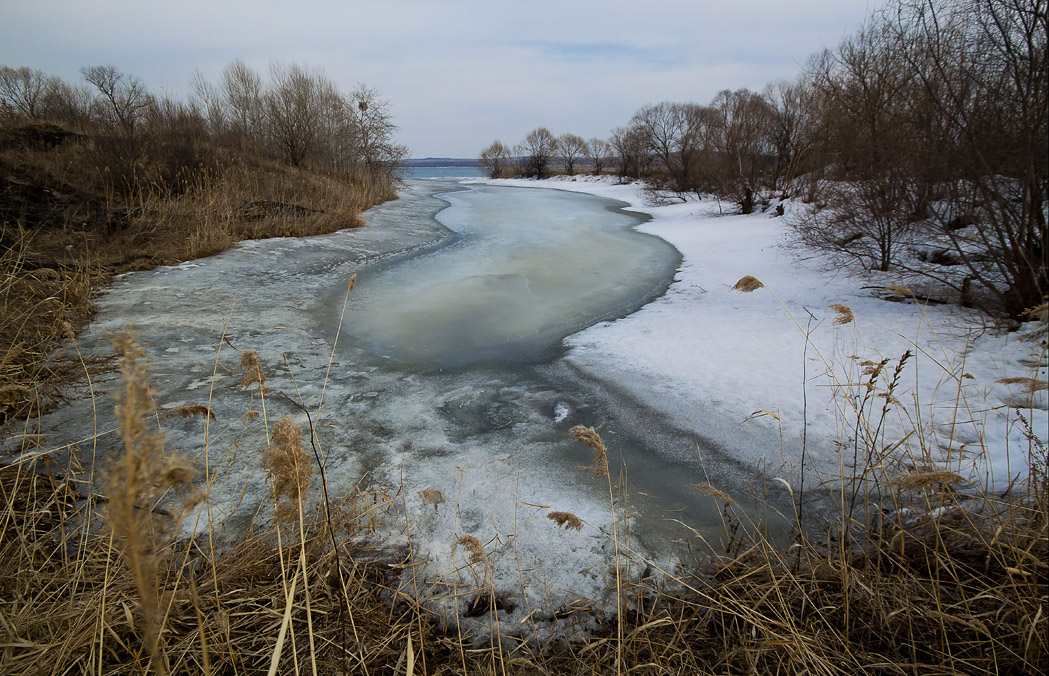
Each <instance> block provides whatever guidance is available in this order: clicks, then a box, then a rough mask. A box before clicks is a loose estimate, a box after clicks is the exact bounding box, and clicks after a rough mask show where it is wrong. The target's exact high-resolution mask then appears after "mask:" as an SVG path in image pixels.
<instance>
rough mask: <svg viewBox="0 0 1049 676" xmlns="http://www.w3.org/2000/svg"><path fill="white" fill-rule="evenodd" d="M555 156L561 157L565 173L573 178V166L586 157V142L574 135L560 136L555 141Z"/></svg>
mask: <svg viewBox="0 0 1049 676" xmlns="http://www.w3.org/2000/svg"><path fill="white" fill-rule="evenodd" d="M557 154H558V155H560V156H561V162H562V163H563V164H564V167H565V173H566V174H568V175H569V176H575V165H576V162H578V161H579V160H580V159H581V158H582V157H583V156H585V155H586V141H585V140H583V138H582V137H581V136H576V135H575V134H562V135H561V136H559V137H558V139H557Z"/></svg>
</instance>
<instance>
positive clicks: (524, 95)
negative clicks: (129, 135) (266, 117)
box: [0, 0, 869, 156]
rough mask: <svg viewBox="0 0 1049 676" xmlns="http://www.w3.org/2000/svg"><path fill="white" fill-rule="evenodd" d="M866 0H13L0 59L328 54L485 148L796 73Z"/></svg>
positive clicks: (210, 62)
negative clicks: (537, 130) (538, 129)
mask: <svg viewBox="0 0 1049 676" xmlns="http://www.w3.org/2000/svg"><path fill="white" fill-rule="evenodd" d="M868 11H869V7H868V5H867V2H866V0H847V1H844V0H802V1H800V2H793V3H784V2H782V1H781V0H774V1H773V0H768V1H762V0H736V1H735V2H733V3H718V4H716V5H715V4H714V3H707V2H696V1H695V0H654V1H652V2H647V3H639V2H635V1H631V2H626V1H621V0H604V1H602V2H598V1H596V0H578V1H575V2H566V1H564V0H557V1H554V0H532V1H530V2H527V3H523V2H512V3H498V2H491V1H490V0H446V1H443V2H439V3H438V2H432V1H431V0H387V1H385V2H341V1H336V0H326V1H304V2H299V3H294V4H292V3H288V2H277V1H276V0H257V1H255V2H246V1H244V2H216V1H214V0H210V1H207V2H205V1H203V0H186V1H185V2H182V3H143V2H138V1H134V2H132V1H129V0H94V1H93V2H83V1H82V0H76V1H71V0H35V1H34V2H20V3H15V2H7V3H5V7H4V10H3V13H4V21H3V22H0V63H5V64H7V65H28V66H31V67H34V68H40V69H42V70H44V71H47V72H50V73H53V74H56V75H59V76H61V77H63V78H66V79H67V80H73V81H75V80H77V79H78V78H79V75H78V69H79V68H80V67H82V66H86V65H93V64H100V63H112V64H114V65H116V66H118V67H119V68H121V69H123V70H126V71H128V72H131V73H134V74H135V75H137V76H139V77H140V78H142V79H143V80H144V81H145V82H146V83H147V84H148V85H149V86H150V88H151V89H153V90H154V91H156V92H166V93H168V94H170V95H173V96H182V95H184V94H185V92H186V91H187V90H188V82H189V78H190V76H191V75H192V73H193V70H194V69H196V68H199V69H200V70H201V71H202V72H203V73H204V74H205V75H207V76H209V77H211V78H216V77H217V76H218V74H219V73H220V72H221V69H222V67H223V65H224V64H226V63H228V62H229V61H230V60H232V59H234V58H242V59H244V61H245V62H246V63H247V64H248V65H250V66H252V67H253V68H255V69H257V70H259V71H260V72H261V73H263V74H265V72H266V70H267V69H268V66H269V64H270V63H271V62H272V61H281V62H290V61H297V62H299V63H302V64H306V65H310V66H319V67H321V68H323V69H324V71H325V72H326V73H327V75H328V76H329V77H331V78H332V79H333V80H334V81H335V82H336V83H337V84H338V85H339V86H340V87H342V88H343V89H346V90H349V89H352V88H353V87H354V86H355V85H356V84H357V83H359V82H362V83H366V84H368V85H369V86H371V87H374V88H376V89H377V90H378V91H379V93H380V95H381V96H383V97H384V98H387V99H388V100H390V102H391V104H392V105H393V112H394V115H395V117H396V120H397V122H398V124H399V125H400V127H401V132H400V136H401V141H402V142H403V143H405V144H406V145H408V146H409V147H410V148H411V149H412V151H413V153H414V154H420V155H457V156H461V155H466V156H472V155H474V154H476V153H477V152H478V151H479V150H480V149H481V148H482V147H484V146H485V145H487V144H488V143H489V142H490V141H491V140H492V139H494V138H497V137H499V138H502V139H503V140H504V141H506V142H508V143H515V142H517V141H518V140H520V138H521V137H523V135H524V133H527V131H528V130H529V129H531V128H533V127H535V126H538V125H544V126H547V127H549V128H550V129H551V130H552V131H555V133H563V132H566V131H572V132H573V133H578V134H580V135H583V136H607V135H608V133H609V131H610V130H611V128H612V127H613V126H616V125H621V124H624V123H626V122H627V121H628V120H629V117H630V115H632V114H633V112H634V111H635V110H636V109H637V108H638V107H640V106H642V105H644V104H647V103H652V102H656V101H660V100H691V101H698V102H706V101H709V100H710V98H711V97H712V96H713V95H714V94H715V93H716V92H717V91H719V90H721V89H725V88H731V89H736V88H739V87H748V88H751V89H760V88H761V87H762V86H763V85H764V84H765V83H766V82H768V81H770V80H775V79H779V78H783V77H789V76H792V75H794V74H796V73H797V72H798V71H799V70H800V67H801V64H802V63H803V62H804V60H805V59H806V58H807V57H808V55H809V54H811V53H813V52H815V51H816V50H818V49H821V48H822V47H825V46H833V45H835V44H837V42H838V41H839V40H840V38H841V37H843V36H844V34H845V32H846V31H847V30H851V29H854V28H855V27H856V26H858V25H859V23H860V22H861V21H862V20H863V19H864V17H865V16H866V15H867V13H868Z"/></svg>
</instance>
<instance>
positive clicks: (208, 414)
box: [164, 404, 215, 420]
mask: <svg viewBox="0 0 1049 676" xmlns="http://www.w3.org/2000/svg"><path fill="white" fill-rule="evenodd" d="M164 415H165V416H167V417H168V418H174V417H175V416H176V415H177V416H178V417H180V418H192V417H194V416H201V417H202V418H211V419H212V420H215V413H214V412H213V411H212V410H211V409H210V408H208V407H207V406H205V405H204V404H188V405H186V406H176V407H175V408H173V409H171V410H170V411H168V412H167V413H165V414H164Z"/></svg>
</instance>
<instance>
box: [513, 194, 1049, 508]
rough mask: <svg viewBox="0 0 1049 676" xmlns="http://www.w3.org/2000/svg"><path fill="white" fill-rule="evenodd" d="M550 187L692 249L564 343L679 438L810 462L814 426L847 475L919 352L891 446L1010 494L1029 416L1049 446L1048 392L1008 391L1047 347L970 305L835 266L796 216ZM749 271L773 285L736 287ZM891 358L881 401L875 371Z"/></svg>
mask: <svg viewBox="0 0 1049 676" xmlns="http://www.w3.org/2000/svg"><path fill="white" fill-rule="evenodd" d="M498 183H500V184H508V185H530V186H535V185H536V184H537V182H536V181H532V180H503V181H498ZM540 184H541V185H543V186H544V187H555V188H559V189H563V190H572V191H579V192H586V193H591V194H595V195H601V196H604V197H611V198H614V199H618V200H622V201H624V202H627V203H629V204H630V205H631V206H630V208H631V209H633V210H636V211H640V212H644V213H648V214H650V215H651V216H652V220H651V221H649V222H647V223H645V224H644V225H642V226H640V228H639V229H641V230H642V231H644V232H648V233H651V234H654V235H656V236H658V237H661V238H663V239H665V240H666V241H667V242H669V243H670V244H672V245H673V246H674V247H676V248H677V249H678V250H679V251H680V252H681V254H682V255H683V257H684V260H683V263H682V265H681V268H680V270H679V271H678V274H677V276H676V278H675V282H674V284H673V285H672V286H671V287H670V289H669V290H668V292H667V293H666V295H665V296H664V297H662V298H660V299H659V300H657V301H656V302H653V303H651V304H649V305H647V306H645V307H644V308H643V309H642V310H640V311H638V312H636V313H634V314H632V315H630V316H628V317H626V318H623V319H620V320H618V321H614V322H608V323H603V324H599V325H597V326H594V327H591V328H589V329H587V330H585V331H582V332H580V333H578V334H575V335H573V336H570V337H569V338H568V339H567V340H566V343H567V345H568V346H569V348H570V350H569V353H568V355H567V357H566V359H567V360H568V361H569V362H570V363H572V364H573V365H574V366H576V367H577V368H579V369H580V370H582V371H583V372H585V373H587V374H589V375H591V376H593V377H595V378H598V379H602V380H606V381H609V382H615V383H617V384H618V386H619V387H621V388H625V389H626V390H628V391H629V392H630V394H632V395H633V396H635V397H636V398H638V399H640V400H642V401H644V402H646V403H647V404H649V405H651V406H652V407H653V408H655V409H657V410H658V411H661V412H662V413H664V414H666V415H667V416H668V417H669V419H670V420H671V421H672V422H673V423H674V424H675V425H677V426H679V427H680V428H681V429H683V430H687V431H691V432H693V433H696V434H699V435H701V436H702V437H704V438H708V439H712V440H714V441H715V442H717V443H718V444H719V445H720V446H721V447H722V448H724V449H728V450H729V451H730V452H733V453H735V454H737V455H738V456H739V457H741V458H743V459H745V460H748V461H749V462H752V463H755V464H756V463H758V462H761V461H762V460H763V459H764V460H765V461H773V462H782V463H783V464H784V465H785V466H786V467H787V469H788V470H790V469H794V468H797V467H798V465H799V464H800V460H801V448H802V443H801V439H802V435H803V433H804V431H805V430H807V435H808V443H807V448H808V453H809V458H808V459H807V462H808V463H810V465H809V466H812V467H815V468H816V469H818V470H819V471H820V472H821V473H823V474H824V475H825V476H837V475H838V474H839V472H842V473H845V474H846V475H850V474H851V472H852V471H853V470H852V464H853V455H852V444H851V442H852V439H853V437H854V433H855V429H856V427H857V423H856V421H857V418H860V419H864V420H867V421H868V423H869V425H870V428H871V429H875V428H877V427H878V424H879V421H880V420H881V418H882V417H883V410H884V409H885V408H886V402H887V399H886V398H885V397H878V396H877V395H878V394H882V393H884V392H885V391H886V390H887V389H888V387H889V383H890V382H891V380H892V377H893V374H894V371H895V370H896V369H897V367H898V365H899V360H900V359H901V358H902V357H903V355H904V354H906V353H907V352H908V351H909V353H910V355H911V356H910V357H908V358H907V359H906V360H905V364H904V365H903V368H902V370H901V371H900V373H899V382H898V383H897V384H896V385H895V386H894V387H893V388H892V397H893V399H892V400H891V401H889V406H888V407H887V408H888V410H887V411H886V412H885V413H884V418H885V422H884V424H882V425H881V429H882V430H883V431H884V432H885V437H884V441H885V442H887V443H894V442H895V441H898V440H899V439H901V438H903V437H905V436H907V433H908V432H911V431H912V430H914V431H915V433H914V434H911V436H910V437H908V438H907V440H906V441H905V442H904V443H903V444H902V445H901V447H900V450H899V451H898V454H899V455H900V457H902V458H903V460H904V461H905V464H906V465H911V464H915V465H918V466H922V465H926V464H928V465H934V466H946V467H949V468H951V469H953V470H955V471H958V472H959V473H962V474H963V475H965V476H967V477H970V478H971V479H972V480H974V481H976V482H979V483H982V484H986V485H988V486H990V487H991V488H1001V487H1004V486H1006V485H1008V484H1009V482H1010V481H1011V480H1012V479H1014V478H1015V477H1016V476H1018V475H1022V474H1025V473H1026V472H1027V469H1028V464H1027V463H1028V452H1029V449H1030V447H1031V442H1030V441H1029V439H1028V437H1027V434H1026V429H1025V428H1026V425H1025V423H1024V422H1023V420H1024V419H1026V420H1027V421H1028V422H1027V424H1029V426H1030V428H1029V429H1031V430H1033V431H1034V433H1035V434H1036V435H1037V436H1038V437H1040V438H1041V439H1042V440H1043V441H1044V440H1045V438H1046V430H1047V429H1049V416H1047V412H1046V409H1047V400H1046V392H1045V391H1044V390H1042V391H1040V392H1036V393H1034V394H1031V393H1030V392H1029V389H1030V385H1031V383H1030V382H1029V381H1022V380H1021V381H1017V382H1004V383H1003V382H1001V381H1002V380H1008V379H1015V378H1031V379H1034V380H1035V381H1040V382H1041V383H1044V382H1045V381H1046V378H1047V370H1046V352H1045V345H1044V340H1042V341H1040V340H1031V339H1030V338H1031V337H1030V336H1029V335H1028V336H1027V338H1026V339H1025V332H1024V331H1020V332H1014V333H1005V332H1001V331H996V330H995V329H994V328H992V325H991V322H990V321H989V320H988V318H987V317H985V316H983V315H981V314H979V313H976V312H974V311H972V310H966V309H962V308H958V307H953V306H928V305H924V304H922V303H919V302H916V301H915V300H914V299H913V298H908V297H907V296H906V294H902V295H900V294H898V295H897V296H895V297H893V298H892V301H895V302H891V301H890V300H886V296H887V294H886V293H885V292H884V287H886V286H888V285H891V284H897V283H899V282H900V280H899V279H898V278H895V277H894V276H893V275H892V273H862V272H858V271H854V270H849V269H841V268H836V267H834V266H833V265H832V264H831V263H830V261H829V260H828V259H826V258H825V257H823V256H821V255H820V254H819V253H818V252H814V251H812V250H807V249H804V248H803V247H801V245H799V244H796V243H795V241H794V240H793V238H792V232H791V230H790V228H789V227H788V224H787V220H788V219H785V218H776V217H774V216H772V215H771V214H770V213H762V214H752V215H747V216H742V215H720V213H719V206H718V204H717V203H716V202H714V201H708V200H703V201H687V202H684V203H673V204H667V205H654V204H652V203H651V199H650V197H649V196H648V195H647V194H646V193H645V192H644V191H643V189H642V187H641V186H640V185H638V184H628V185H621V184H617V183H615V182H613V181H611V180H608V179H602V180H594V179H588V178H582V177H577V178H575V179H566V178H564V177H562V178H560V179H550V180H547V181H542V182H540ZM787 207H788V208H787V213H788V218H789V214H790V205H789V204H788V205H787ZM745 275H752V276H754V277H756V278H758V279H759V280H760V281H761V282H762V283H763V284H764V285H765V287H766V288H763V289H758V290H757V291H755V292H751V293H741V292H739V291H735V290H733V288H732V287H733V285H734V284H735V283H736V282H737V280H739V279H740V278H741V277H743V276H745ZM834 303H840V304H842V305H844V306H847V307H848V308H849V309H851V311H852V314H853V316H854V321H851V322H848V323H836V321H835V320H836V319H837V318H838V317H839V314H838V312H837V311H836V310H835V309H834V308H832V307H831V304H834ZM806 334H808V340H806ZM884 359H888V360H889V361H888V362H887V363H886V364H885V366H884V367H883V368H882V372H881V375H880V377H879V380H878V382H877V389H875V390H874V391H873V392H870V393H868V388H867V387H866V386H865V383H866V382H867V381H868V380H869V378H870V376H869V375H867V374H864V369H867V370H869V368H870V367H871V365H872V363H874V364H877V363H879V362H881V361H882V360H884ZM806 397H807V406H806ZM865 400H866V401H865ZM745 420H746V421H747V422H745V423H744V422H743V421H745ZM861 428H862V426H861ZM759 429H760V430H764V431H765V432H766V434H764V435H763V438H765V439H768V438H770V435H769V434H768V432H775V433H776V434H778V435H781V437H782V447H781V448H768V447H767V446H755V445H753V444H748V437H749V436H751V434H752V432H755V431H757V430H759ZM839 449H844V450H839ZM861 462H862V460H861Z"/></svg>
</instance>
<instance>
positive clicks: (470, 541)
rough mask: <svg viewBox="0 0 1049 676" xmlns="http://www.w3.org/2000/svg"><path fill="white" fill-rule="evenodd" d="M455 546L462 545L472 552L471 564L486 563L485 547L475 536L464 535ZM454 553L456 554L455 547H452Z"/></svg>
mask: <svg viewBox="0 0 1049 676" xmlns="http://www.w3.org/2000/svg"><path fill="white" fill-rule="evenodd" d="M455 545H456V546H459V545H462V546H463V547H465V548H466V550H467V551H469V552H470V563H480V562H481V561H484V560H485V558H486V556H485V553H484V546H483V545H482V544H481V541H480V540H478V539H477V538H476V537H474V536H473V535H464V536H462V537H461V538H459V539H458V540H456V541H455ZM452 553H453V554H454V553H455V547H452Z"/></svg>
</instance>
